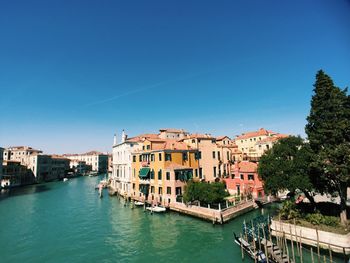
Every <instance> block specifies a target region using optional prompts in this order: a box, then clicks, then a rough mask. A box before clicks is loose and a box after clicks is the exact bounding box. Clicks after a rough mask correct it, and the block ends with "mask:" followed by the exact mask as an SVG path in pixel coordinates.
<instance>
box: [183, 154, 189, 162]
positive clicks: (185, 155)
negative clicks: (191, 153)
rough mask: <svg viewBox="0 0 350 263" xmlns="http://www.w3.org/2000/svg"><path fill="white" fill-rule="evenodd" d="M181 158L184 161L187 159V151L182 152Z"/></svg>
mask: <svg viewBox="0 0 350 263" xmlns="http://www.w3.org/2000/svg"><path fill="white" fill-rule="evenodd" d="M182 159H183V160H184V161H187V160H188V156H187V152H185V153H182Z"/></svg>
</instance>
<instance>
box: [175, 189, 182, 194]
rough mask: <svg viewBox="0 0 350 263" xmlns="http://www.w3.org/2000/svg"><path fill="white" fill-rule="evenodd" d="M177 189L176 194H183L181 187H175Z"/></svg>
mask: <svg viewBox="0 0 350 263" xmlns="http://www.w3.org/2000/svg"><path fill="white" fill-rule="evenodd" d="M175 191H176V195H181V194H182V189H181V187H176V188H175Z"/></svg>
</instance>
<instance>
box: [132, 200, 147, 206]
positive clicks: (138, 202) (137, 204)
mask: <svg viewBox="0 0 350 263" xmlns="http://www.w3.org/2000/svg"><path fill="white" fill-rule="evenodd" d="M144 204H145V203H143V202H140V201H135V202H134V205H136V206H143V205H144Z"/></svg>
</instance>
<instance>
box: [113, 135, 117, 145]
mask: <svg viewBox="0 0 350 263" xmlns="http://www.w3.org/2000/svg"><path fill="white" fill-rule="evenodd" d="M115 145H117V135H116V134H114V137H113V146H115Z"/></svg>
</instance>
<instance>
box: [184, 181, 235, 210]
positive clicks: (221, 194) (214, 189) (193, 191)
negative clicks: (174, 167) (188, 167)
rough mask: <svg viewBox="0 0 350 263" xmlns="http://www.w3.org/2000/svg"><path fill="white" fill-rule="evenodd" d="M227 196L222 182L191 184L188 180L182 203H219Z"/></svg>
mask: <svg viewBox="0 0 350 263" xmlns="http://www.w3.org/2000/svg"><path fill="white" fill-rule="evenodd" d="M226 196H228V193H227V192H226V187H225V184H224V183H222V182H213V183H207V182H193V181H192V180H190V181H189V182H188V183H187V185H186V187H185V192H184V195H183V197H184V201H185V202H192V201H200V202H204V203H207V204H213V203H219V202H222V201H223V200H224V198H225V197H226Z"/></svg>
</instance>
